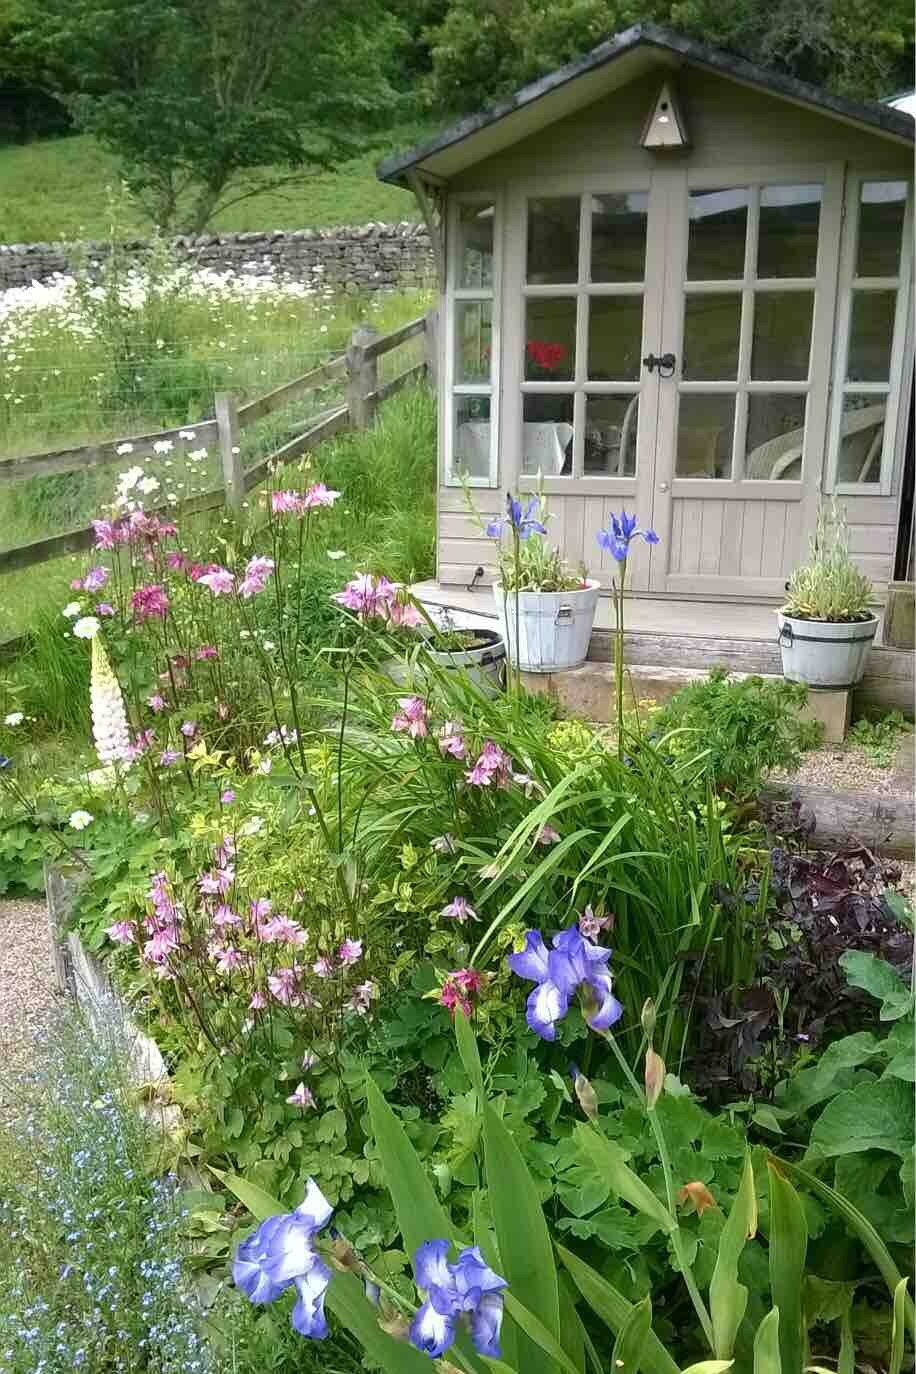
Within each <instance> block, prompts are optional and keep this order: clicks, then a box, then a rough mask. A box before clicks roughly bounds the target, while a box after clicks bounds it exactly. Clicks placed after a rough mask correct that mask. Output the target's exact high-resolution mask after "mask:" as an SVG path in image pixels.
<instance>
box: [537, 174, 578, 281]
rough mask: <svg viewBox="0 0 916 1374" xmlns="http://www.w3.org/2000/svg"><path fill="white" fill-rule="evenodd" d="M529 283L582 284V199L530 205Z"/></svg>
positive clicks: (557, 198) (555, 199)
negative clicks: (580, 270)
mask: <svg viewBox="0 0 916 1374" xmlns="http://www.w3.org/2000/svg"><path fill="white" fill-rule="evenodd" d="M528 280H529V282H531V283H532V284H533V285H538V284H541V285H553V283H554V282H574V281H578V280H579V197H578V196H553V197H551V198H550V199H549V200H529V202H528Z"/></svg>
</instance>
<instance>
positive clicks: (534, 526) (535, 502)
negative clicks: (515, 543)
mask: <svg viewBox="0 0 916 1374" xmlns="http://www.w3.org/2000/svg"><path fill="white" fill-rule="evenodd" d="M540 505H541V502H540V499H539V497H537V496H532V498H531V500H530V501H529V502H528V506H527V509H526V510H525V512H524V513H522V503H521V501H517V500H516V499H515V497H514V496H513V495H512V493H511V492H508V493H507V495H506V514H505V515H504V516H503V517H502V519H500V520H491V521H490V523H489V525H487V535H488V537H489V538H490V539H501V538H502V536H503V531H504V530H505V529H511V530H514V531H515V533H516V534H517V535H518V537H519V539H529V538H530V537H531V535H532V534H546V533H547V526H546V525H543V524H542V523H541V521H540V520H538V519H537V518H536V517H537V515H538V512H539V510H540Z"/></svg>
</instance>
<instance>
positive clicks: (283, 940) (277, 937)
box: [258, 916, 307, 945]
mask: <svg viewBox="0 0 916 1374" xmlns="http://www.w3.org/2000/svg"><path fill="white" fill-rule="evenodd" d="M258 937H259V939H261V940H263V941H264V942H265V943H266V944H270V943H271V942H273V941H276V943H277V944H281V945H304V944H305V942H306V939H307V936H306V933H305V931H304V930H303V929H302V926H301V925H300V924H299V922H298V921H293V920H291V919H290V917H289V916H273V917H272V918H271V919H270V920H269V921H266V922H264V923H263V924H262V925H261V926H260V927H259V929H258Z"/></svg>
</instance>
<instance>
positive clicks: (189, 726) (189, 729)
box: [181, 720, 197, 739]
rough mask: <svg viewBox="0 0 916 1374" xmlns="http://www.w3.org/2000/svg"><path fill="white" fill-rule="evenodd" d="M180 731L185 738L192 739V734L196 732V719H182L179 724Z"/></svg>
mask: <svg viewBox="0 0 916 1374" xmlns="http://www.w3.org/2000/svg"><path fill="white" fill-rule="evenodd" d="M181 733H182V734H183V735H184V737H185V739H193V738H194V736H195V735H196V734H197V721H196V720H185V721H183V722H182V725H181Z"/></svg>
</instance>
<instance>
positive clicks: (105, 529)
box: [92, 520, 117, 549]
mask: <svg viewBox="0 0 916 1374" xmlns="http://www.w3.org/2000/svg"><path fill="white" fill-rule="evenodd" d="M92 528H93V529H94V530H95V547H96V548H97V549H113V548H114V546H115V543H116V542H117V540H116V535H115V527H114V525H113V524H112V522H111V521H110V520H93V522H92Z"/></svg>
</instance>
